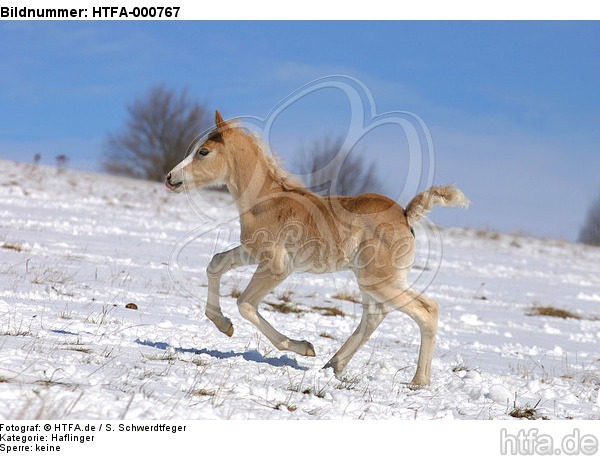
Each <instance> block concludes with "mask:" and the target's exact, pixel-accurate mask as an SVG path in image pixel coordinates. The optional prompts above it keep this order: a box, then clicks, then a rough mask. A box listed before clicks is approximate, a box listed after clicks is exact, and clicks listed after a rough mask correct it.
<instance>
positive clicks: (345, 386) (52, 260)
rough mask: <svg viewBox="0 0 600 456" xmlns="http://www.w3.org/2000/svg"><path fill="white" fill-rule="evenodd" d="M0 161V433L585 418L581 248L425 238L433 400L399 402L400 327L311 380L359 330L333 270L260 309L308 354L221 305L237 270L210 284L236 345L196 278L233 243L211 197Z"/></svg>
mask: <svg viewBox="0 0 600 456" xmlns="http://www.w3.org/2000/svg"><path fill="white" fill-rule="evenodd" d="M0 163H1V165H2V168H3V169H4V172H3V173H2V175H1V176H0V258H1V262H0V418H1V419H16V418H23V419H40V418H42V419H119V418H128V419H201V418H217V419H226V418H236V419H237V418H253V419H272V418H277V419H339V418H349V419H358V418H369V419H390V418H399V419H415V418H416V419H503V420H513V419H515V418H512V417H511V416H510V415H509V413H510V411H511V410H513V408H514V407H515V406H517V407H533V406H535V407H536V413H537V414H538V416H540V417H541V416H544V417H548V418H550V419H566V418H575V419H598V418H600V399H599V397H598V390H599V388H600V372H599V365H600V350H599V344H598V340H599V339H600V308H599V303H600V249H598V248H592V247H586V246H583V245H576V244H571V243H567V242H563V241H557V240H548V239H536V238H531V237H527V236H525V235H513V234H494V233H485V232H477V231H473V230H467V229H457V228H444V229H440V235H441V239H442V243H443V255H442V256H441V264H440V265H439V270H438V269H437V268H435V270H429V271H428V269H427V268H423V269H419V268H418V267H416V268H415V269H414V276H415V277H417V276H418V275H419V274H421V276H419V277H424V280H423V281H421V282H420V283H425V282H427V283H428V286H427V289H426V290H425V293H426V294H427V295H428V296H430V297H431V298H433V299H435V300H436V301H438V303H439V304H440V324H439V332H438V339H437V347H436V353H435V356H434V361H433V365H432V384H431V386H429V387H425V388H422V389H418V390H412V389H410V388H409V387H408V384H407V382H408V381H409V380H410V379H411V378H412V375H413V373H414V370H415V367H416V358H417V350H418V345H419V333H418V329H417V327H416V325H415V324H414V323H413V322H412V321H411V320H410V319H409V318H408V317H406V316H405V315H402V314H400V313H394V314H391V315H389V316H388V317H387V318H386V320H384V322H383V324H382V325H381V326H380V328H379V329H378V330H377V332H376V333H375V334H374V335H373V337H372V338H371V340H369V342H367V344H365V346H364V347H362V349H361V350H360V351H359V352H358V353H357V355H356V356H355V357H354V358H353V360H352V361H351V363H350V364H349V366H348V367H347V369H346V371H345V373H344V376H343V378H342V379H341V380H338V379H336V378H335V377H334V375H333V372H332V371H331V369H326V370H323V369H321V367H322V366H323V365H324V364H325V363H326V362H327V360H328V359H329V358H330V357H331V356H332V355H333V353H335V351H337V349H338V348H339V347H340V346H341V344H342V343H343V342H344V341H345V339H346V338H347V337H348V336H349V335H350V333H351V332H352V331H353V330H354V328H355V327H356V325H357V324H358V321H359V319H360V312H361V307H360V305H359V304H356V303H354V302H351V301H349V300H344V299H342V298H341V294H344V295H347V296H353V295H356V294H357V292H358V288H357V286H356V284H355V283H354V282H353V280H352V277H351V276H350V275H348V274H344V273H339V274H328V275H320V276H317V275H310V274H295V275H293V276H292V277H290V278H289V279H288V280H287V281H286V282H284V283H283V284H282V285H280V286H279V287H278V288H277V289H275V290H274V292H273V293H272V294H270V295H269V296H267V298H266V299H265V303H264V304H263V306H262V307H261V312H263V314H264V316H265V317H266V318H267V319H268V320H269V321H271V322H272V323H273V325H274V326H275V327H276V328H278V329H280V330H281V331H282V332H284V333H285V334H286V335H289V336H290V337H292V338H297V339H300V338H301V339H306V340H309V341H311V342H312V343H313V344H314V346H315V349H316V353H317V356H316V357H315V358H304V357H301V356H298V355H296V354H293V353H291V352H279V351H277V350H276V349H274V348H273V347H272V346H271V345H270V344H269V342H268V341H267V340H266V339H265V338H264V337H263V336H262V335H260V333H259V332H258V331H257V330H256V329H255V328H254V327H253V326H252V325H251V324H250V323H249V322H246V321H245V320H243V319H242V318H241V317H240V316H239V313H238V312H237V309H236V304H235V298H234V297H232V294H234V295H235V293H234V292H236V291H239V290H241V289H243V287H244V284H245V283H246V282H247V281H248V279H249V278H250V276H251V274H252V268H243V269H240V270H237V271H232V272H230V273H228V274H227V275H225V276H224V278H223V283H222V287H221V293H222V296H223V297H222V306H223V310H224V313H225V314H226V315H227V316H229V317H230V318H232V321H233V324H234V327H235V333H234V335H233V337H232V338H228V337H226V336H225V335H223V334H221V333H220V332H218V330H217V329H216V328H215V327H214V326H213V324H212V323H211V322H210V321H208V320H207V319H206V317H205V316H204V304H205V300H206V291H207V288H206V286H207V279H206V275H205V267H206V265H207V264H208V262H209V261H210V258H211V256H212V254H214V253H216V252H218V251H222V250H224V249H226V248H228V247H230V246H233V245H235V244H236V236H237V229H238V228H237V222H236V213H235V211H234V209H233V207H232V206H231V204H230V201H229V199H228V196H227V195H226V194H223V193H219V192H215V191H211V190H202V191H199V192H194V193H193V194H191V195H189V196H186V195H173V194H170V193H168V192H167V191H166V190H165V189H164V188H163V186H162V185H161V184H159V183H149V182H144V181H139V180H131V179H124V178H117V177H111V176H105V175H96V174H89V173H82V172H75V171H70V170H57V169H55V168H45V167H39V166H33V165H24V164H17V163H12V162H6V161H3V162H0ZM436 210H439V211H442V210H445V209H436ZM471 210H476V209H471ZM433 216H434V217H435V213H433ZM423 234H424V233H423V230H417V241H418V242H420V243H421V244H423V242H424V240H423ZM417 265H418V262H417ZM427 275H428V276H427ZM425 276H427V277H425ZM425 279H426V280H425ZM415 280H416V279H415ZM429 282H430V283H429ZM128 303H134V304H136V305H137V307H138V308H137V310H135V309H129V308H126V307H125V306H126V304H128ZM279 304H287V305H289V306H292V308H294V309H297V310H298V311H299V312H298V313H282V312H281V311H278V310H277V309H278V308H279V309H281V306H279V307H277V305H279ZM536 306H551V307H556V308H560V309H564V310H568V311H570V312H572V313H574V314H575V315H578V316H579V317H580V318H579V319H575V318H568V319H562V318H557V317H551V316H536V315H530V314H531V310H532V309H533V307H536ZM315 307H326V308H333V309H337V310H339V311H341V312H338V313H341V315H335V314H334V313H333V312H326V311H324V310H323V309H315ZM536 404H537V405H536Z"/></svg>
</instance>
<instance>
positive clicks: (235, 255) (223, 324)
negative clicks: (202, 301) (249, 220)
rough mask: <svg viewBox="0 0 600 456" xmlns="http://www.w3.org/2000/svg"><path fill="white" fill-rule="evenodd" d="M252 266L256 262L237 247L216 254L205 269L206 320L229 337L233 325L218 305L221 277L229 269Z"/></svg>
mask: <svg viewBox="0 0 600 456" xmlns="http://www.w3.org/2000/svg"><path fill="white" fill-rule="evenodd" d="M253 264H256V260H255V259H254V258H253V257H251V256H250V255H249V254H248V253H247V252H246V251H245V250H244V248H243V247H242V246H239V247H236V248H234V249H231V250H228V251H226V252H221V253H217V254H216V255H215V256H213V257H212V260H211V261H210V263H209V265H208V267H207V268H206V274H207V275H208V298H207V300H206V312H205V313H206V316H207V317H208V319H209V320H210V321H212V322H213V323H214V324H215V325H216V327H217V328H219V331H221V332H222V333H225V334H227V335H228V336H229V337H231V336H232V335H233V325H232V324H231V320H230V319H229V318H227V317H225V316H224V315H223V312H222V311H221V305H220V303H219V298H220V294H219V290H220V288H221V276H222V275H223V274H225V273H226V272H227V271H229V270H230V269H234V268H238V267H240V266H250V265H253Z"/></svg>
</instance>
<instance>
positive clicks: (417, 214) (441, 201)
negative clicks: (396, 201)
mask: <svg viewBox="0 0 600 456" xmlns="http://www.w3.org/2000/svg"><path fill="white" fill-rule="evenodd" d="M435 205H439V206H446V207H454V206H465V207H466V206H468V205H469V200H468V199H467V197H466V196H465V195H464V194H463V192H461V191H460V190H459V189H457V188H456V187H454V185H446V186H444V187H431V188H430V189H429V190H426V191H424V192H423V193H419V194H418V195H417V196H415V197H414V198H413V199H412V201H411V202H410V203H408V206H406V210H405V211H404V213H405V214H406V218H407V219H408V224H409V225H410V226H413V225H414V224H415V223H416V222H418V221H419V220H421V219H422V218H423V217H425V216H426V215H427V214H428V213H429V211H431V208H432V207H433V206H435Z"/></svg>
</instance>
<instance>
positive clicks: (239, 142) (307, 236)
mask: <svg viewBox="0 0 600 456" xmlns="http://www.w3.org/2000/svg"><path fill="white" fill-rule="evenodd" d="M215 123H216V128H215V130H214V131H213V132H212V133H211V134H209V136H208V139H206V140H205V141H204V142H202V143H200V144H198V145H197V146H195V147H194V149H193V151H192V153H191V154H190V155H189V156H188V157H187V158H186V159H185V160H183V161H182V162H181V163H180V164H179V165H177V166H176V167H175V168H173V170H172V171H171V172H170V173H169V174H168V175H167V177H166V182H165V185H166V186H167V188H168V189H169V190H171V191H174V192H181V191H183V190H184V189H186V188H188V189H189V188H195V187H201V186H205V185H211V184H219V183H224V184H225V185H226V186H227V188H228V189H229V192H230V193H231V195H232V196H233V198H234V200H235V203H236V206H237V209H238V212H239V215H240V228H241V233H240V241H241V245H240V246H239V247H236V248H234V249H232V250H229V251H227V252H223V253H218V254H216V255H215V256H214V257H213V258H212V260H211V262H210V264H209V265H208V267H207V275H208V298H207V304H206V316H207V317H208V318H209V319H210V320H211V321H212V322H214V324H215V325H216V326H217V328H219V330H220V331H221V332H223V333H225V334H227V335H228V336H231V335H232V334H233V325H232V324H231V320H229V318H226V317H225V316H224V315H223V313H222V311H221V307H220V304H219V288H220V280H221V276H222V275H223V274H224V273H225V272H227V271H229V270H230V269H232V268H237V267H240V266H245V265H257V268H256V271H255V273H254V275H253V277H252V279H251V280H250V283H249V284H248V286H247V287H246V289H245V290H244V291H243V292H242V293H241V295H240V296H239V298H238V299H237V304H238V308H239V311H240V314H241V315H242V317H244V318H246V319H247V320H249V321H250V322H251V323H252V324H254V325H255V326H256V327H257V328H258V329H259V330H260V331H261V332H262V333H263V334H264V335H265V336H266V337H267V338H268V339H269V340H270V341H271V343H272V344H273V345H274V346H275V347H277V349H279V350H291V351H293V352H296V353H298V354H300V355H304V356H315V350H314V348H313V345H312V344H311V343H310V342H307V341H305V340H293V339H290V338H288V337H286V336H284V335H283V334H281V333H280V332H278V331H277V330H276V329H275V328H273V326H271V325H270V324H269V323H268V322H267V321H266V320H265V319H264V318H263V317H262V315H261V314H260V313H259V312H258V306H259V304H260V303H261V301H262V299H263V298H264V297H265V296H266V295H267V294H268V293H269V292H270V291H271V290H273V288H275V287H276V286H277V285H279V284H280V283H281V282H283V281H284V280H285V278H286V277H288V275H290V274H291V273H292V272H293V271H294V270H297V271H306V272H316V273H324V272H333V271H339V270H344V269H349V270H351V271H353V272H354V274H355V275H356V279H357V281H358V286H359V287H360V290H361V292H362V296H363V304H362V305H363V312H362V318H361V321H360V323H359V325H358V327H357V328H356V330H355V331H354V333H353V334H352V335H351V336H350V337H349V338H348V340H347V341H346V342H345V343H344V344H343V346H342V347H341V348H340V350H339V351H338V352H337V353H336V354H335V355H334V356H333V357H332V358H331V359H330V360H329V362H328V363H327V364H326V366H325V367H331V368H333V371H334V373H335V374H336V375H338V374H339V373H340V372H341V371H342V370H343V369H344V367H345V366H346V364H348V362H349V361H350V359H351V358H352V356H353V355H354V354H355V353H356V351H357V350H358V349H359V348H360V347H361V345H362V344H364V343H365V342H366V341H367V339H368V338H369V336H370V335H371V334H372V333H373V331H375V329H376V328H377V327H378V326H379V324H380V323H381V322H382V320H383V319H384V317H385V316H386V315H387V314H388V313H389V312H391V311H392V310H400V311H402V312H404V313H406V314H408V315H409V316H410V317H411V318H412V319H413V320H414V321H415V322H416V323H417V325H418V326H419V329H420V332H421V346H420V349H419V359H418V362H417V370H416V373H415V375H414V378H413V379H412V381H411V384H412V385H415V386H420V385H428V384H429V383H430V368H431V359H432V357H433V350H434V345H435V337H436V332H437V321H438V305H437V303H436V302H434V301H432V300H431V299H429V298H427V297H425V296H423V295H422V294H419V293H417V292H415V291H414V290H412V289H411V288H410V287H409V285H408V281H407V276H408V272H409V270H410V267H411V266H412V263H413V258H414V236H413V234H412V230H411V226H412V225H414V224H415V223H416V222H418V221H419V220H420V219H421V218H423V217H424V216H425V215H426V214H427V213H428V212H429V210H430V209H431V207H432V206H433V205H436V204H437V205H442V206H456V205H463V206H466V205H467V204H468V200H467V199H466V198H465V196H464V195H463V194H462V192H461V191H460V190H458V189H456V188H454V187H452V186H446V187H431V188H430V189H429V190H427V191H425V192H423V193H420V194H418V195H417V196H416V197H415V198H414V199H413V200H412V201H411V202H410V203H409V204H408V206H407V207H406V210H405V209H403V208H402V207H401V206H400V205H398V204H397V203H395V202H394V201H392V200H391V199H389V198H387V197H385V196H382V195H377V194H366V195H359V196H354V197H338V196H331V197H321V196H318V195H316V194H314V193H312V192H310V191H309V190H308V189H306V188H305V187H303V186H302V185H301V184H299V183H298V182H296V181H294V180H293V179H291V178H290V177H289V175H288V174H287V173H285V172H284V171H283V170H282V169H281V168H280V167H279V166H278V165H277V163H276V162H275V160H274V159H273V158H272V157H271V156H270V155H268V154H266V153H265V152H264V151H263V150H262V149H261V147H260V145H259V142H258V141H257V139H256V138H255V137H254V136H253V135H252V134H249V133H247V132H246V131H245V130H243V129H241V128H239V127H237V126H236V125H235V124H234V123H233V122H225V121H224V120H223V118H222V117H221V115H220V114H219V112H218V111H217V112H216V118H215Z"/></svg>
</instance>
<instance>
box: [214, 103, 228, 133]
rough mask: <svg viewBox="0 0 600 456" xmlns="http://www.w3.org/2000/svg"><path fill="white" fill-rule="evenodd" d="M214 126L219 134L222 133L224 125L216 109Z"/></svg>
mask: <svg viewBox="0 0 600 456" xmlns="http://www.w3.org/2000/svg"><path fill="white" fill-rule="evenodd" d="M215 125H216V126H217V130H218V131H219V133H223V130H224V129H225V125H226V123H225V121H224V120H223V116H222V115H221V113H220V112H219V110H218V109H217V110H216V111H215Z"/></svg>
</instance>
